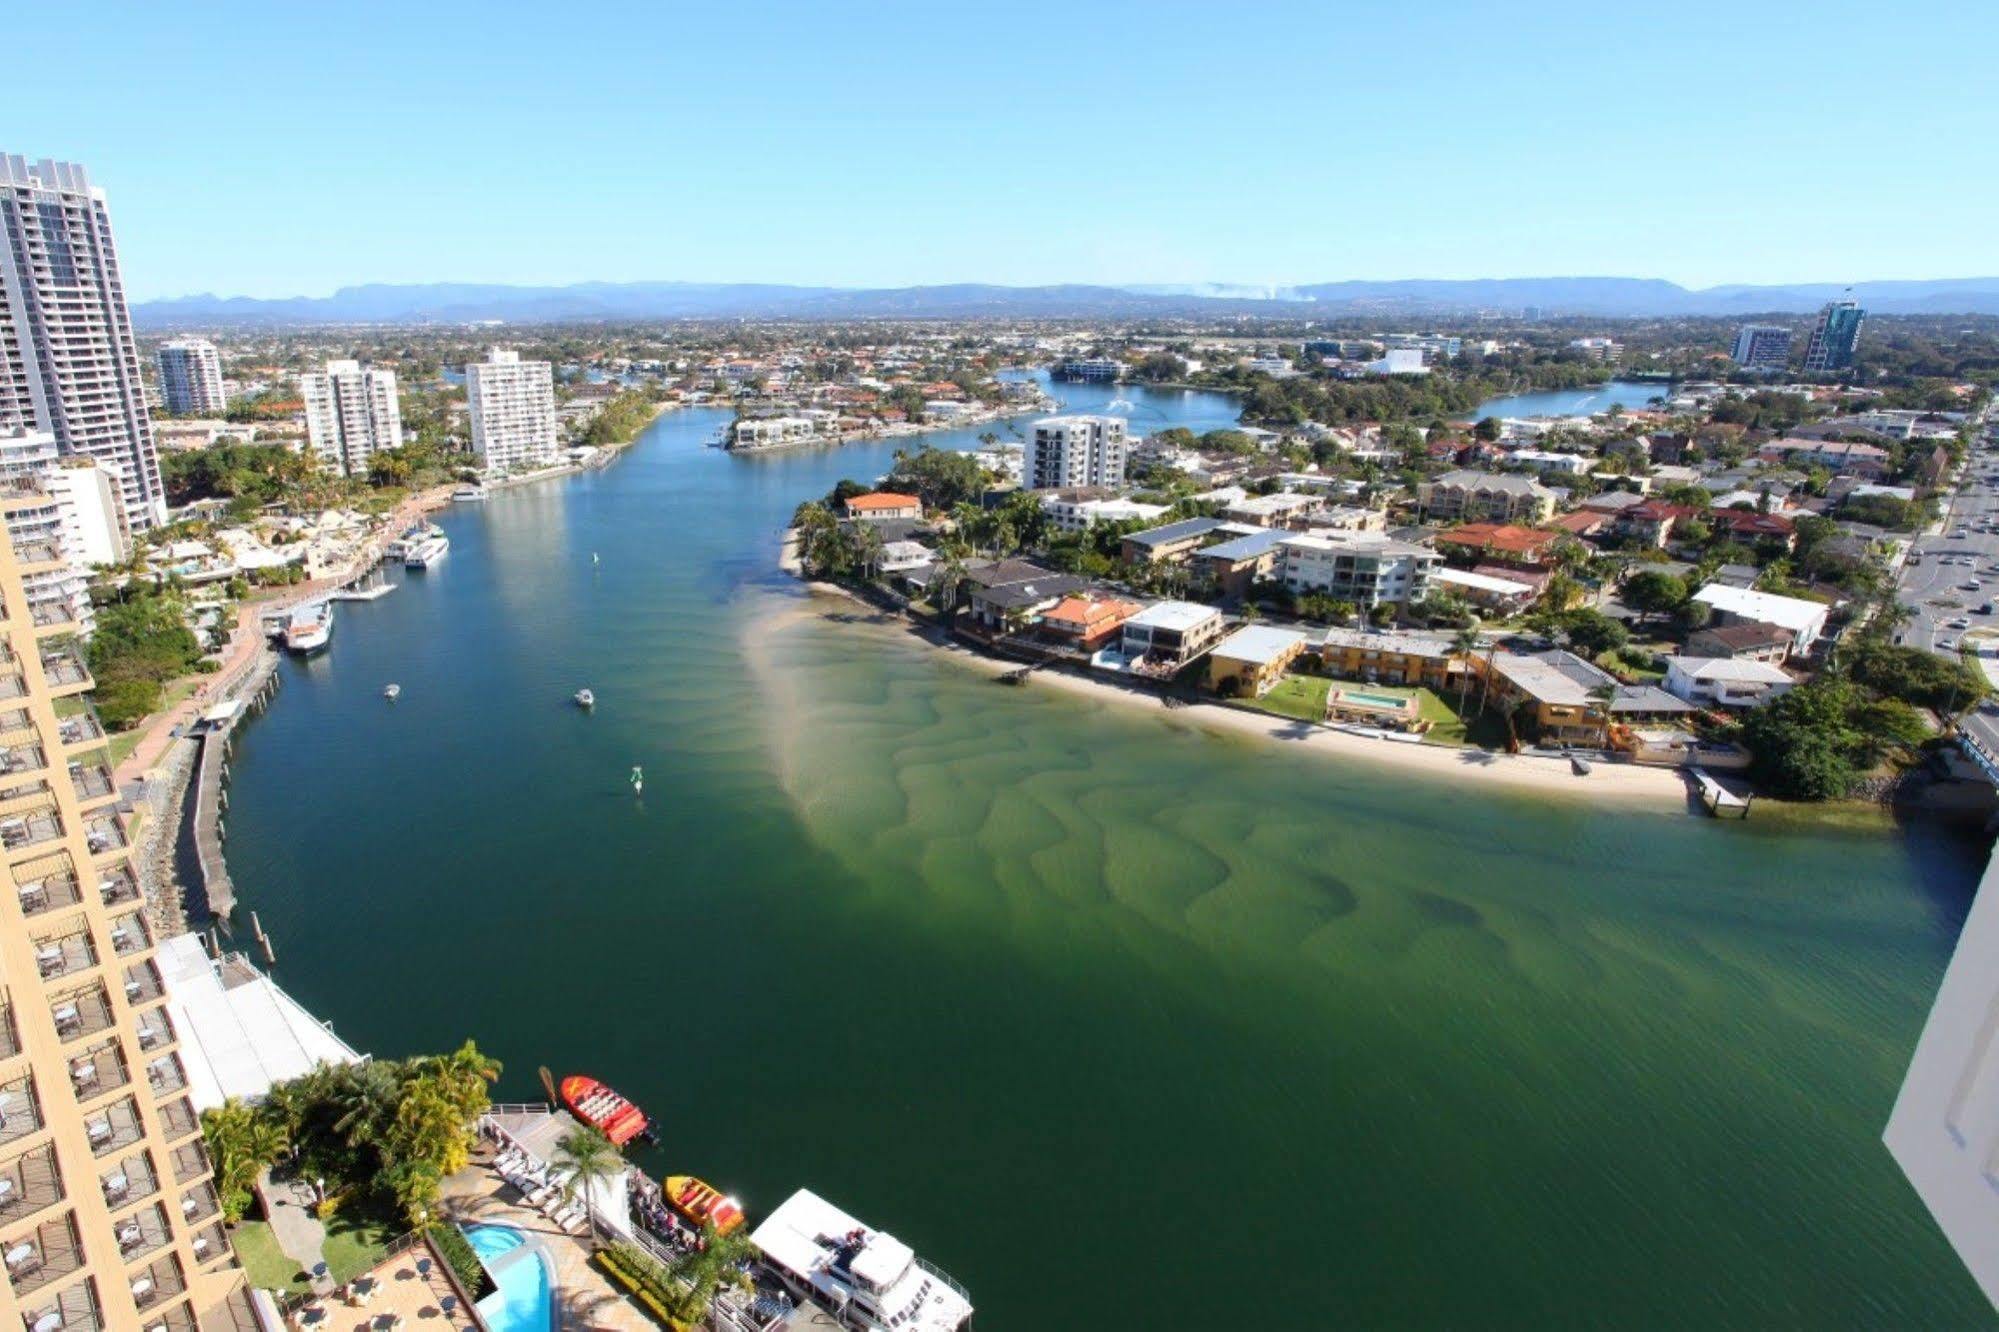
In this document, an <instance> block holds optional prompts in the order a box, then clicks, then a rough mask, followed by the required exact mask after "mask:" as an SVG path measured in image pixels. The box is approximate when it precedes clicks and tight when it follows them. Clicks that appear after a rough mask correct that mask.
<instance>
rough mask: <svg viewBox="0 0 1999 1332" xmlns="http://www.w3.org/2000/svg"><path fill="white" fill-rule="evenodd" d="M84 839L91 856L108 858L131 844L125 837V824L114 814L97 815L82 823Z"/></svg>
mask: <svg viewBox="0 0 1999 1332" xmlns="http://www.w3.org/2000/svg"><path fill="white" fill-rule="evenodd" d="M83 835H84V839H85V840H86V841H87V842H88V843H89V844H90V854H91V855H93V856H108V855H110V854H111V853H112V852H113V851H123V850H124V849H125V848H126V847H128V846H130V845H131V844H132V841H131V839H130V838H128V837H127V836H125V823H124V820H122V819H120V818H119V817H118V816H117V815H116V814H108V813H107V814H99V815H97V816H96V817H95V818H87V819H85V820H84V821H83Z"/></svg>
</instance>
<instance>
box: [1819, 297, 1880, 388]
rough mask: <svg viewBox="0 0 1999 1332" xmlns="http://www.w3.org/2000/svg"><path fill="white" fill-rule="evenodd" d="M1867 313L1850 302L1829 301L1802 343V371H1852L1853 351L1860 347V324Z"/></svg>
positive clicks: (1826, 372)
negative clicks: (1803, 346)
mask: <svg viewBox="0 0 1999 1332" xmlns="http://www.w3.org/2000/svg"><path fill="white" fill-rule="evenodd" d="M1866 318H1867V311H1865V310H1863V309H1861V308H1860V306H1859V304H1858V303H1856V302H1854V301H1833V302H1831V303H1830V304H1828V305H1827V306H1826V307H1825V309H1823V310H1821V311H1819V322H1818V324H1817V325H1816V326H1815V327H1813V329H1812V336H1811V340H1810V341H1809V342H1807V343H1806V344H1805V372H1806V373H1807V374H1814V375H1831V374H1837V373H1839V372H1840V371H1841V370H1851V369H1852V368H1853V350H1854V348H1855V347H1857V346H1859V345H1860V324H1861V321H1862V320H1864V319H1866Z"/></svg>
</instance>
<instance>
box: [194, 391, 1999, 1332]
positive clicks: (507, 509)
mask: <svg viewBox="0 0 1999 1332" xmlns="http://www.w3.org/2000/svg"><path fill="white" fill-rule="evenodd" d="M1063 392H1064V394H1065V395H1066V396H1067V397H1068V398H1069V399H1070V400H1071V402H1072V403H1073V404H1075V405H1078V406H1100V405H1102V404H1104V403H1105V402H1107V401H1109V399H1110V397H1111V395H1110V392H1109V391H1108V390H1100V389H1099V390H1093V389H1089V388H1065V389H1064V390H1063ZM1125 393H1126V394H1127V395H1129V396H1130V397H1131V399H1132V400H1133V402H1134V408H1133V414H1134V416H1135V418H1136V420H1137V423H1138V426H1139V428H1140V429H1147V428H1157V427H1158V426H1160V425H1164V424H1170V423H1174V422H1178V421H1185V422H1187V423H1188V424H1190V425H1192V426H1193V427H1194V428H1196V429H1205V428H1209V427H1211V426H1213V425H1220V424H1226V423H1227V421H1228V420H1229V418H1230V416H1231V414H1232V409H1231V408H1230V406H1229V404H1228V403H1227V401H1226V400H1223V399H1218V398H1214V397H1211V396H1207V395H1198V394H1195V395H1179V394H1167V395H1154V394H1148V393H1145V392H1143V391H1142V390H1136V389H1126V390H1125ZM719 419H720V418H719V417H718V416H717V415H714V414H706V413H702V414H694V413H688V414H680V415H673V416H668V417H665V418H663V419H662V420H661V422H660V423H659V424H658V425H657V426H656V427H655V428H654V429H653V430H652V431H651V433H650V434H649V436H648V437H647V438H646V439H645V440H644V442H643V443H642V444H641V445H640V446H639V447H638V448H637V449H635V450H634V451H632V452H631V453H630V454H629V455H628V456H627V457H626V458H624V459H623V460H621V461H619V462H618V463H616V464H615V465H614V466H613V467H612V468H610V469H609V470H608V471H606V472H603V473H598V474H593V475H589V476H585V477H580V478H576V479H574V480H570V481H565V482H558V483H554V484H548V485H543V486H540V487H536V488H531V489H526V490H520V491H515V492H512V493H509V494H505V495H502V496H499V497H497V498H495V499H493V500H492V501H490V502H489V503H487V504H486V505H484V506H483V507H475V508H460V509H457V510H455V511H453V512H451V513H449V514H447V515H445V516H444V517H443V519H442V522H443V525H444V526H445V528H446V529H447V530H448V531H449V532H450V535H451V538H452V542H453V549H452V552H451V554H450V556H449V558H448V559H446V560H445V561H444V563H443V564H442V565H440V566H439V567H438V568H436V569H435V570H433V571H431V572H429V573H427V574H413V575H410V576H408V577H407V578H406V580H405V582H404V585H403V587H402V588H401V589H400V590H399V591H397V592H396V593H395V594H394V595H393V596H390V597H387V598H385V599H384V600H382V601H380V602H377V603H374V604H371V605H357V606H346V607H342V608H341V611H340V619H339V628H338V632H337V634H336V636H335V640H334V646H333V650H332V652H331V653H330V654H329V655H327V656H326V657H323V658H321V659H319V660H316V661H313V662H311V663H308V664H304V665H300V664H298V663H291V662H288V663H287V664H286V666H285V668H284V672H285V680H284V688H283V691H282V693H281V694H280V696H279V698H278V701H277V703H276V704H275V706H274V707H273V708H272V710H271V711H270V712H269V713H268V714H267V715H266V716H264V717H263V718H261V719H259V720H258V721H257V722H256V723H255V724H254V725H252V726H251V727H249V728H248V729H247V731H246V732H245V734H244V736H243V739H242V743H241V745H240V747H239V749H238V751H237V758H236V762H235V785H234V788H233V790H232V793H231V819H230V832H231V841H230V858H231V863H232V867H233V869H234V872H235V877H236V880H237V883H238V887H239V891H240V892H241V894H242V896H243V897H244V899H245V904H246V907H251V908H255V909H256V910H257V911H258V912H259V913H260V915H261V918H262V920H263V922H264V924H265V926H266V927H267V928H268V929H269V930H270V931H271V933H272V935H273V937H274V939H275V942H276V945H277V949H278V956H279V965H278V968H277V974H278V977H279V979H280V980H281V981H282V982H283V983H284V984H285V985H286V986H288V987H289V988H290V989H291V990H292V991H293V992H294V993H295V994H297V995H298V996H299V997H300V998H301V999H302V1000H304V1001H305V1002H306V1003H307V1004H308V1005H309V1006H310V1007H311V1008H312V1009H313V1010H314V1011H315V1012H318V1013H319V1014H321V1015H322V1016H324V1017H326V1018H328V1019H330V1020H332V1021H333V1022H334V1023H335V1024H336V1025H337V1027H338V1028H339V1030H340V1031H341V1033H342V1034H343V1035H345V1036H346V1037H347V1038H348V1039H349V1040H350V1041H352V1042H353V1043H354V1044H356V1045H357V1046H359V1047H361V1048H363V1049H369V1050H373V1051H375V1052H378V1053H381V1054H388V1055H395V1054H402V1053H405V1052H408V1051H411V1050H419V1049H431V1048H437V1047H441V1046H445V1045H448V1044H451V1043H454V1042H456V1041H458V1040H460V1039H462V1038H463V1037H464V1036H465V1035H467V1034H472V1035H475V1036H477V1038H478V1039H479V1041H480V1043H481V1044H482V1045H484V1046H486V1047H487V1048H489V1049H490V1050H492V1051H493V1052H495V1053H496V1054H497V1055H499V1056H500V1057H501V1058H502V1059H504V1060H505V1061H506V1063H507V1066H508V1073H507V1077H506V1079H505V1085H504V1086H503V1087H502V1088H501V1094H502V1095H503V1096H522V1097H525V1096H530V1095H538V1094H539V1093H538V1091H537V1090H536V1086H537V1084H536V1080H535V1072H534V1070H535V1068H536V1066H537V1065H541V1064H546V1065H549V1066H550V1067H551V1068H553V1069H554V1070H555V1071H556V1072H557V1073H562V1072H566V1071H572V1070H580V1071H589V1072H592V1073H595V1074H597V1075H599V1076H601V1077H604V1078H605V1079H607V1080H608V1081H610V1082H611V1083H613V1084H614V1085H616V1086H618V1087H620V1088H622V1089H624V1090H626V1091H628V1092H630V1093H631V1094H632V1095H634V1096H635V1097H637V1098H638V1099H639V1100H640V1101H641V1102H643V1103H644V1104H645V1105H646V1106H647V1107H648V1108H649V1109H650V1110H652V1111H653V1112H654V1113H655V1114H656V1115H657V1116H658V1118H659V1119H660V1120H661V1123H662V1132H663V1136H664V1140H665V1144H666V1145H665V1147H664V1148H663V1149H661V1150H660V1151H658V1152H657V1153H654V1154H652V1155H651V1156H650V1157H648V1158H647V1164H648V1165H649V1166H651V1167H652V1168H653V1169H655V1170H656V1171H658V1170H662V1169H665V1168H669V1167H671V1168H677V1169H684V1170H691V1171H694V1172H696V1173H699V1174H701V1175H703V1176H705V1177H706V1178H708V1179H710V1180H711V1181H713V1182H715V1183H718V1184H721V1185H723V1186H725V1187H727V1188H730V1189H732V1190H735V1191H738V1192H739V1193H740V1194H741V1195H742V1196H743V1198H744V1199H745V1200H746V1201H747V1203H748V1205H749V1207H750V1210H751V1212H752V1213H753V1214H755V1213H756V1212H758V1211H759V1210H761V1209H767V1208H768V1207H770V1206H772V1205H774V1204H775V1203H776V1202H778V1201H779V1200H781V1199H782V1198H783V1197H784V1196H785V1195H786V1194H787V1193H788V1192H789V1191H790V1190H791V1189H792V1188H794V1187H797V1186H800V1185H810V1186H812V1187H813V1188H815V1189H818V1190H819V1191H821V1192H822V1193H825V1194H826V1195H828V1196H830V1197H832V1198H834V1199H836V1200H838V1201H840V1202H841V1203H843V1204H845V1205H846V1206H847V1207H848V1208H849V1209H850V1210H852V1211H854V1212H855V1213H856V1214H858V1215H859V1216H861V1217H863V1218H865V1219H867V1220H870V1221H873V1222H875V1223H877V1224H880V1225H883V1226H885V1227H887V1228H889V1229H891V1230H893V1231H894V1232H896V1233H897V1234H898V1235H899V1236H901V1237H902V1238H904V1239H906V1240H908V1241H909V1242H911V1243H912V1244H913V1245H914V1246H915V1247H916V1248H917V1250H918V1251H919V1252H921V1253H923V1254H924V1255H926V1256H928V1257H930V1258H931V1259H933V1260H934V1261H936V1262H938V1263H939V1264H940V1265H942V1266H944V1267H945V1268H946V1269H947V1270H949V1271H951V1272H952V1273H953V1274H954V1275H956V1276H957V1277H959V1278H960V1279H961V1280H962V1281H964V1282H965V1283H966V1284H967V1285H968V1286H969V1287H970V1289H971V1290H972V1292H973V1294H974V1296H975V1298H976V1299H977V1302H978V1304H979V1307H980V1323H981V1326H983V1327H986V1328H988V1329H992V1328H1025V1329H1067V1328H1183V1327H1184V1328H1192V1327H1215V1326H1230V1327H1238V1326H1240V1327H1250V1326H1255V1327H1265V1328H1322V1327H1331V1326H1342V1325H1347V1326H1352V1325H1384V1324H1392V1325H1398V1326H1408V1325H1423V1326H1436V1325H1458V1326H1462V1325H1466V1324H1480V1325H1493V1324H1503V1325H1516V1326H1532V1327H1547V1326H1563V1325H1575V1324H1581V1323H1590V1324H1599V1325H1657V1324H1667V1323H1670V1324H1675V1325H1680V1326H1700V1327H1720V1326H1727V1327H1766V1326H1771V1325H1789V1326H1798V1325H1818V1326H1823V1325H1829V1324H1839V1325H1869V1326H1906V1327H1915V1326H1924V1327H1938V1326H1954V1325H1964V1324H1969V1323H1977V1322H1980V1321H1981V1320H1986V1319H1988V1318H1989V1311H1988V1310H1987V1309H1986V1308H1985V1306H1984V1305H1983V1302H1982V1300H1981V1299H1980V1297H1979V1295H1978V1293H1977V1291H1976V1289H1975V1288H1974V1287H1973V1286H1972V1284H1971V1282H1970V1281H1969V1280H1968V1279H1967V1278H1966V1277H1965V1276H1963V1275H1962V1273H1961V1272H1960V1271H1959V1270H1958V1268H1957V1266H1956V1263H1955V1261H1954V1259H1953V1258H1952V1257H1951V1255H1950V1253H1949V1252H1948V1250H1947V1249H1946V1248H1945V1246H1944V1245H1943V1243H1942V1241H1941V1240H1940V1239H1939V1238H1938V1237H1937V1236H1936V1234H1935V1232H1934V1230H1933V1229H1932V1228H1931V1226H1930V1225H1929V1223H1928V1222H1927V1220H1926V1219H1925V1217H1924V1216H1923V1215H1922V1213H1921V1211H1920V1207H1919V1204H1918V1203H1917V1202H1916V1200H1915V1199H1914V1197H1913V1196H1912V1195H1911V1194H1910V1192H1909V1191H1908V1189H1907V1188H1906V1187H1905V1186H1904V1185H1903V1184H1902V1182H1901V1181H1900V1178H1899V1176H1898V1175H1897V1174H1896V1173H1895V1171H1894V1169H1893V1167H1892V1165H1891V1163H1890V1161H1889V1159H1888V1157H1887V1154H1886V1152H1885V1151H1884V1150H1883V1149H1882V1147H1881V1146H1880V1144H1879V1141H1878V1134H1879V1131H1880V1127H1881V1125H1882V1123H1883V1122H1884V1121H1885V1119H1886V1116H1887V1112H1888V1108H1889V1104H1890V1101H1891V1099H1892V1097H1893V1092H1894V1088H1895V1085H1896V1083H1897V1081H1898V1079H1899V1076H1900V1071H1901V1068H1902V1065H1903V1063H1904V1061H1905V1060H1906V1057H1907V1054H1908V1051H1909V1048H1910V1046H1911V1045H1912V1044H1913V1042H1914V1039H1915V1035H1916V1032H1917V1030H1918V1028H1919V1027H1920V1025H1921V1021H1922V1018H1923V1015H1924V1013H1925V1011H1926V1010H1927V1005H1928V1001H1929V997H1930V995H1931V993H1932V991H1933V990H1934V988H1935V986H1936V983H1937V980H1938V977H1939V975H1940V973H1941V970H1942V966H1943V963H1944V961H1945V958H1946V956H1947V953H1948V950H1949V947H1950V944H1951V941H1952V939H1953V937H1954V935H1955V932H1956V929H1957V926H1958V924H1959V921H1960V920H1961V918H1962V914H1963V911H1964V908H1965V905H1966V899H1967V896H1968V893H1969V891H1970V885H1971V883H1972V881H1973V878H1974V876H1975V873H1976V871H1977V868H1978V864H1977V862H1978V859H1979V856H1980V848H1977V847H1973V846H1969V845H1965V844H1962V843H1959V842H1956V841H1953V840H1950V839H1947V838H1945V837H1942V836H1941V835H1937V834H1933V833H1911V834H1896V835H1878V836H1841V835H1836V834H1835V835H1826V834H1815V835H1794V834H1786V833H1784V832H1781V831H1780V830H1778V829H1777V828H1776V827H1775V826H1774V824H1773V823H1759V822H1751V823H1750V824H1748V825H1746V826H1736V825H1725V824H1720V823H1715V822H1709V821H1696V820H1693V819H1689V818H1681V817H1666V816H1653V815H1643V814H1632V813H1626V812H1594V811H1592V810H1591V809H1589V808H1588V807H1587V806H1585V805H1582V804H1580V803H1556V804H1547V803H1538V804H1537V803H1530V802H1528V801H1526V800H1523V799H1520V798H1516V797H1507V796H1493V795H1489V794H1486V793H1483V792H1475V791H1467V790H1461V789H1450V788H1446V787H1443V786H1439V785H1433V784H1429V783H1426V782H1422V781H1418V780H1415V779H1413V778H1411V777H1409V776H1406V775H1404V774H1401V773H1392V774H1391V773H1385V772H1376V771H1372V770H1368V769H1364V768H1355V767H1349V766H1345V765H1343V764H1341V763H1339V762H1336V761H1333V760H1329V759H1326V758H1323V757H1321V756H1316V755H1310V756H1308V755H1300V754H1295V753H1290V752H1285V751H1283V750H1281V749H1276V748H1273V747H1271V746H1269V745H1268V744H1260V743H1254V742H1251V741H1248V740H1244V739H1240V738H1235V737H1221V736H1214V735H1209V734H1206V733H1204V732H1202V731H1200V730H1198V729H1195V728H1193V727H1191V726H1190V725H1188V724H1187V723H1186V722H1184V721H1182V720H1178V719H1174V718H1168V717H1166V716H1163V715H1158V714H1152V713H1148V712H1137V713H1131V712H1128V711H1127V710H1124V709H1110V710H1107V709H1104V708H1101V707H1095V706H1092V705H1090V704H1088V703H1084V702H1079V701H1077V700H1075V699H1073V698H1070V697H1068V696H1066V695H1060V694H1057V693H1054V692H1053V691H1049V690H1046V689H1035V688H1028V689H1020V690H1016V689H1004V688H999V687H996V686H994V685H993V684H991V683H990V682H988V681H987V680H986V679H985V678H984V677H983V676H980V675H977V674H974V673H971V672H969V671H966V670H964V669H963V668H961V667H959V666H957V665H955V664H954V663H951V662H949V661H946V660H942V659H940V658H939V656H938V654H936V653H935V652H934V651H931V650H928V649H925V648H923V647H921V646H920V645H918V644H915V643H913V642H911V641H910V640H909V639H907V638H906V637H905V636H903V635H902V634H900V633H898V632H896V631H895V630H894V629H893V628H888V627H881V626H872V625H867V624H856V623H851V622H850V621H852V620H853V618H854V617H853V616H852V615H851V614H850V613H849V608H847V607H846V606H845V605H844V604H831V603H820V602H815V601H812V600H810V599H807V598H804V597H802V596H800V595H798V594H797V593H796V592H795V591H793V590H792V589H790V588H788V587H786V586H785V585H784V584H782V583H781V582H780V581H778V580H775V579H773V577H772V576H771V574H770V572H769V570H770V565H771V560H772V554H773V547H774V542H775V539H776V535H777V532H778V529H779V528H780V526H781V525H782V522H783V520H784V518H785V517H786V515H787V514H788V513H789V511H790V509H791V507H792V506H793V504H794V503H795V502H796V501H797V500H798V499H799V498H800V497H801V496H804V495H809V494H813V493H817V492H819V491H822V490H824V489H825V488H826V487H827V486H829V485H830V483H831V482H832V481H833V480H834V479H836V478H837V477H839V476H841V475H853V476H856V477H861V478H871V477H873V476H875V475H877V474H879V473H880V472H881V471H882V470H883V469H884V468H885V467H886V466H887V461H888V455H889V452H890V449H889V447H886V446H876V445H867V446H853V447H849V448H846V449H841V450H832V451H824V452H817V453H805V454H792V455H779V456H772V457H764V458H752V459H745V458H734V457H730V456H727V455H725V454H723V453H720V452H717V451H715V450H712V449H708V448H704V447H702V444H701V441H702V440H703V439H704V438H705V437H706V436H708V435H709V434H711V433H712V432H713V430H714V429H715V426H716V425H717V424H718V422H719ZM971 433H972V432H964V434H961V435H959V436H957V437H956V440H957V442H959V443H968V442H969V438H968V436H969V435H970V434H971ZM593 551H594V552H597V553H598V554H599V555H600V556H601V563H600V564H597V565H594V566H593V564H592V562H591V558H590V557H591V553H592V552H593ZM392 680H393V681H396V682H398V683H400V684H401V685H402V687H403V692H402V697H401V700H400V701H399V702H397V703H395V704H393V705H391V704H389V703H387V702H385V701H384V700H383V699H382V698H381V697H380V691H381V688H382V686H383V685H384V684H385V683H387V682H389V681H392ZM583 685H589V686H590V687H591V688H593V689H594V690H595V691H596V693H597V697H598V700H599V702H598V707H597V710H596V713H595V714H594V715H588V716H586V715H583V714H581V713H579V712H578V711H577V710H576V709H574V708H573V707H571V706H570V705H569V703H568V698H569V695H570V694H571V693H572V692H573V691H574V690H575V689H577V688H578V687H580V686H583ZM634 763H639V764H643V765H644V767H645V771H646V786H645V795H644V798H643V799H642V800H641V799H634V798H633V796H632V794H631V792H630V790H629V789H628V787H627V785H626V774H627V772H628V770H629V769H630V767H631V766H632V765H633V764H634Z"/></svg>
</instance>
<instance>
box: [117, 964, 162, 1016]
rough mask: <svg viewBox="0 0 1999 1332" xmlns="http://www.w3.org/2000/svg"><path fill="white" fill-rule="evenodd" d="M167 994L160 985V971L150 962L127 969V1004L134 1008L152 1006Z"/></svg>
mask: <svg viewBox="0 0 1999 1332" xmlns="http://www.w3.org/2000/svg"><path fill="white" fill-rule="evenodd" d="M165 993H166V987H165V986H164V985H162V984H160V969H159V968H158V967H156V966H154V965H153V964H152V962H150V961H146V962H137V963H134V964H133V965H131V966H129V967H127V968H125V1002H127V1003H129V1004H131V1005H132V1006H133V1007H134V1008H138V1007H141V1006H143V1005H145V1004H150V1003H152V1002H153V1000H155V999H157V998H159V997H160V996H161V995H162V994H165Z"/></svg>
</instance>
